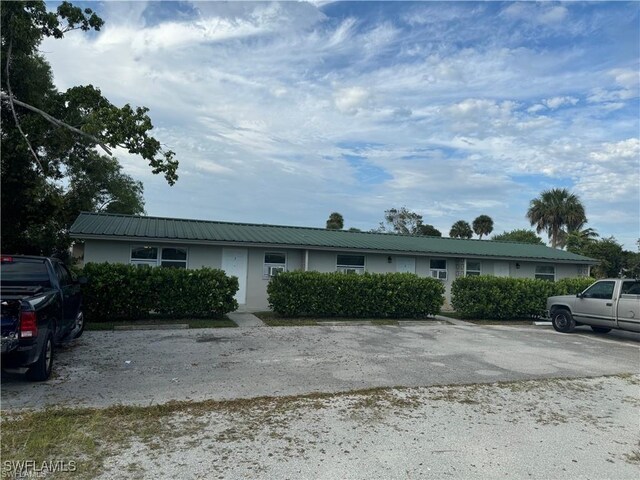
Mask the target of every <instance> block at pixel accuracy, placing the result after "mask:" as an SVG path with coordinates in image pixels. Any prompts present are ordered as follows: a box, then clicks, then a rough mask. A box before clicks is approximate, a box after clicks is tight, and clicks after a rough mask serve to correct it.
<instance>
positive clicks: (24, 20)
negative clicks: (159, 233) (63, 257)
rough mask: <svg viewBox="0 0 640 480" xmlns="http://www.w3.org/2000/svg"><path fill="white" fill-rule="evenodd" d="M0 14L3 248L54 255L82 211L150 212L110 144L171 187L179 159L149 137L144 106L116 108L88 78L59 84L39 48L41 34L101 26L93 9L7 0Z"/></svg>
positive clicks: (65, 243) (59, 35)
mask: <svg viewBox="0 0 640 480" xmlns="http://www.w3.org/2000/svg"><path fill="white" fill-rule="evenodd" d="M0 14H1V19H0V27H1V34H2V47H1V55H0V65H1V68H2V83H1V91H0V98H1V100H2V110H1V112H0V113H1V116H2V118H1V119H2V131H1V132H0V139H1V142H2V159H1V175H2V193H1V195H2V249H3V251H4V252H11V253H34V254H35V253H39V254H52V253H54V252H56V251H63V250H65V249H66V248H67V247H68V245H69V243H70V242H69V238H68V236H67V235H66V232H67V230H68V228H69V226H70V223H71V222H72V221H73V219H75V217H76V216H77V214H78V213H79V211H80V210H83V209H87V210H93V211H97V210H101V211H120V212H126V213H142V212H143V211H144V208H143V205H144V204H143V200H142V185H141V184H140V183H139V182H135V181H133V179H131V177H129V176H128V175H125V174H124V173H122V171H121V167H120V166H119V165H118V162H117V161H116V160H115V159H113V158H112V157H111V151H112V149H113V148H115V147H121V148H124V149H125V150H127V151H128V152H129V153H131V154H134V155H138V156H140V157H142V158H143V159H144V160H145V161H146V162H147V163H148V164H149V166H150V167H151V170H152V172H153V173H156V174H163V175H164V177H165V178H166V180H167V182H168V183H169V184H170V185H173V184H174V183H175V181H176V180H177V178H178V176H177V167H178V162H177V160H175V159H174V152H172V151H170V150H165V149H164V148H163V147H162V145H161V144H160V142H159V141H158V140H157V139H156V138H154V137H153V136H151V133H150V132H151V130H152V129H153V125H152V123H151V120H150V118H149V117H148V116H147V111H148V110H147V108H146V107H132V106H130V105H125V106H123V107H120V108H119V107H116V106H115V105H113V104H112V103H111V102H109V100H108V99H107V98H105V97H104V96H103V95H102V93H101V92H100V90H99V89H98V88H96V87H94V86H92V85H86V86H76V87H72V88H70V89H68V90H66V91H63V92H62V91H58V90H57V88H56V87H55V85H54V83H53V75H52V72H51V68H50V66H49V64H48V63H47V62H46V60H45V59H44V58H43V57H42V56H41V55H40V54H39V52H38V47H39V45H40V43H41V42H42V40H43V38H45V37H54V38H63V37H64V35H65V34H67V33H68V32H70V31H72V30H81V31H89V30H100V28H101V27H102V26H103V24H104V22H103V21H102V19H101V18H100V17H98V16H97V15H96V14H95V13H94V12H93V11H92V10H91V9H89V8H86V9H81V8H78V7H75V6H73V5H72V4H70V3H68V2H63V3H62V4H60V5H59V6H58V8H57V9H56V11H55V12H50V11H48V10H47V8H46V5H45V3H44V2H41V1H28V2H3V4H2V8H1V9H0ZM101 152H104V153H106V154H107V155H104V154H103V153H101Z"/></svg>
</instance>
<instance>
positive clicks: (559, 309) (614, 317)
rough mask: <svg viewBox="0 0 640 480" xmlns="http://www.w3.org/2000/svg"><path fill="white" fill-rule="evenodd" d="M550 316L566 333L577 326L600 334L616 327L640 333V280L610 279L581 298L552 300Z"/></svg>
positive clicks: (592, 288)
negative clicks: (585, 326)
mask: <svg viewBox="0 0 640 480" xmlns="http://www.w3.org/2000/svg"><path fill="white" fill-rule="evenodd" d="M547 316H548V317H549V318H550V319H551V323H552V325H553V328H555V329H556V330H557V331H558V332H562V333H569V332H571V331H573V329H574V328H575V327H576V325H589V326H591V328H592V329H593V331H594V332H597V333H607V332H609V331H610V330H611V329H612V328H617V329H620V330H630V331H632V332H640V280H633V279H626V278H606V279H603V280H598V281H597V282H596V283H594V284H593V285H591V286H590V287H589V288H587V289H586V290H585V291H584V292H582V293H578V294H577V295H562V296H558V297H549V298H548V299H547Z"/></svg>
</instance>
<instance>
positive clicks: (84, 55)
mask: <svg viewBox="0 0 640 480" xmlns="http://www.w3.org/2000/svg"><path fill="white" fill-rule="evenodd" d="M74 3H76V4H78V3H77V2H74ZM80 5H88V6H90V7H91V8H93V9H95V10H96V11H97V12H98V13H99V14H100V15H101V16H102V17H103V19H104V20H105V21H106V25H105V27H104V28H103V29H102V31H101V32H99V33H96V34H93V33H92V34H83V33H81V32H72V33H70V34H68V36H67V37H66V38H65V39H64V40H47V41H46V42H44V43H43V45H42V48H41V50H42V51H43V53H44V54H45V55H46V57H47V58H48V60H49V61H50V62H51V64H52V67H53V71H54V74H55V81H56V84H57V85H58V87H59V88H61V89H66V88H68V87H70V86H73V85H78V84H88V83H91V84H93V85H95V86H98V87H99V88H101V89H102V91H103V93H104V94H105V95H106V96H107V98H109V99H110V100H111V101H112V102H113V103H115V104H116V105H122V104H124V103H131V104H134V105H146V106H147V107H149V108H150V109H151V111H150V116H151V118H152V120H153V122H154V124H155V126H156V129H155V135H156V136H157V138H158V139H160V140H161V141H162V142H163V143H165V144H167V145H168V146H169V147H170V148H171V149H173V150H174V151H175V152H176V153H177V158H178V159H179V161H180V168H179V174H180V179H179V180H178V182H177V184H176V185H175V186H173V187H169V186H168V185H167V184H166V182H165V181H164V179H163V178H160V177H157V176H154V175H152V174H151V172H150V169H149V168H148V167H147V166H146V165H145V164H144V162H143V161H142V160H141V159H139V158H136V157H131V156H128V155H127V154H126V153H123V152H119V154H118V158H119V159H120V160H121V162H122V163H123V165H125V168H126V171H127V172H128V173H129V174H131V175H132V176H134V177H135V178H136V179H139V180H142V181H143V182H144V185H145V199H146V209H147V213H148V214H149V215H157V216H169V217H183V218H198V219H213V220H226V221H239V222H253V223H274V224H286V225H302V226H319V227H323V226H324V223H325V221H326V219H327V217H328V215H329V213H330V212H332V211H338V212H340V213H342V214H343V215H344V217H345V226H346V227H357V228H361V229H366V230H368V229H371V228H374V227H376V226H377V224H378V222H380V221H381V220H382V217H383V212H384V210H386V209H388V208H391V207H401V206H406V207H407V208H409V209H411V210H414V211H417V212H419V213H421V214H422V215H423V216H424V220H425V223H431V224H433V225H435V226H436V227H437V228H438V229H440V230H441V231H442V232H443V233H445V234H447V233H448V231H449V228H450V226H451V224H452V223H453V222H454V221H456V220H459V219H464V220H467V221H469V222H471V221H472V220H473V219H474V218H475V217H476V216H478V215H480V214H488V215H490V216H491V217H493V219H494V221H495V232H502V231H503V230H510V229H513V228H527V227H528V226H529V225H528V222H527V220H526V219H525V212H526V210H527V208H528V204H529V201H530V200H531V199H532V198H534V197H536V196H537V195H538V194H539V193H540V191H542V190H543V189H547V188H554V187H567V188H569V189H571V190H572V191H573V192H575V193H577V194H578V195H579V196H580V198H581V199H582V200H583V202H584V203H585V205H586V209H587V216H588V218H589V226H591V227H593V228H595V229H597V230H598V232H599V233H600V234H601V235H603V236H609V235H614V236H615V237H616V238H617V239H618V240H620V241H622V242H623V243H624V244H625V246H626V247H627V248H629V249H632V248H633V249H635V244H634V243H635V240H636V239H637V238H638V237H639V236H640V141H639V131H640V121H639V118H640V110H639V90H640V79H639V74H638V72H639V69H640V66H639V60H640V52H639V48H640V33H639V24H640V18H639V12H640V4H639V3H637V2H636V3H619V2H604V3H590V2H589V3H549V2H544V3H498V2H487V3H434V2H406V3H405V2H392V3H382V2H373V3H364V2H358V3H346V2H344V3H342V2H338V3H326V2H311V3H304V2H296V3H293V2H287V3H248V2H242V3H218V2H179V3H174V2H131V3H126V2H104V3H94V2H90V3H87V4H84V3H83V4H80ZM545 238H546V237H545Z"/></svg>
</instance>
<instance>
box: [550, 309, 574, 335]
mask: <svg viewBox="0 0 640 480" xmlns="http://www.w3.org/2000/svg"><path fill="white" fill-rule="evenodd" d="M551 324H552V325H553V328H554V329H555V330H556V331H557V332H561V333H571V332H573V329H574V328H576V321H575V320H574V319H573V315H571V312H570V311H569V310H565V309H564V308H561V309H558V310H556V311H555V312H553V314H552V315H551Z"/></svg>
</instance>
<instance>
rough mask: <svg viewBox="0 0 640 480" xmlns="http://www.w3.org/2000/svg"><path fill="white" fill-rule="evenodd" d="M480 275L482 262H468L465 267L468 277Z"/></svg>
mask: <svg viewBox="0 0 640 480" xmlns="http://www.w3.org/2000/svg"><path fill="white" fill-rule="evenodd" d="M478 275H480V262H479V261H478V260H467V261H466V265H465V276H466V277H477V276H478Z"/></svg>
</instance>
